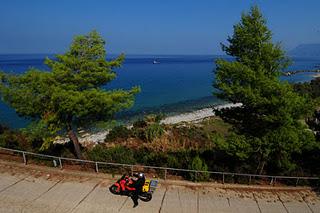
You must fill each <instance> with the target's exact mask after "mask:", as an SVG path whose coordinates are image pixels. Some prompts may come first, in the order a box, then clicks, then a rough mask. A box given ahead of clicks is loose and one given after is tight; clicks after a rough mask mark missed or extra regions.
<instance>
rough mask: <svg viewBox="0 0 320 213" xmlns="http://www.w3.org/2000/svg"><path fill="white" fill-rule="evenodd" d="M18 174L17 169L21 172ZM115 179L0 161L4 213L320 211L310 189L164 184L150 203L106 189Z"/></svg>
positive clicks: (0, 205)
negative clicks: (26, 168)
mask: <svg viewBox="0 0 320 213" xmlns="http://www.w3.org/2000/svg"><path fill="white" fill-rule="evenodd" d="M17 170H18V169H17ZM113 182H114V180H112V179H109V180H108V179H104V178H100V177H77V176H72V175H61V174H60V175H57V174H54V173H50V172H46V171H37V170H30V171H27V172H26V171H23V172H21V171H20V172H18V171H16V170H15V169H14V168H12V167H10V168H9V167H7V166H3V165H1V163H0V212H3V213H10V212H30V213H40V212H41V213H42V212H44V213H51V212H52V213H53V212H57V213H58V212H59V213H64V212H66V213H67V212H77V213H86V212H92V213H99V212H148V213H149V212H163V213H165V212H173V213H179V212H183V213H187V212H190V213H194V212H195V213H198V212H210V213H211V212H236V213H242V212H243V213H250V212H257V213H261V212H266V213H267V212H270V213H271V212H272V213H273V212H284V213H288V212H290V213H291V212H292V213H294V212H297V213H298V212H299V213H303V212H309V213H317V212H319V213H320V198H319V196H318V195H317V194H316V193H315V192H313V191H311V190H308V189H298V190H285V191H284V190H262V189H261V190H259V189H235V188H234V189H231V188H229V189H226V188H223V187H217V186H216V187H214V186H210V187H209V186H206V187H201V186H197V187H194V186H192V187H191V186H188V187H186V186H176V185H172V184H170V185H169V184H166V183H162V184H161V186H160V187H159V188H158V189H157V190H156V192H155V193H154V194H153V199H152V200H151V201H150V202H142V201H140V202H139V206H138V207H136V208H132V207H133V202H132V200H131V199H130V198H128V197H125V196H116V195H112V194H111V193H110V192H109V191H108V186H110V185H111V184H112V183H113Z"/></svg>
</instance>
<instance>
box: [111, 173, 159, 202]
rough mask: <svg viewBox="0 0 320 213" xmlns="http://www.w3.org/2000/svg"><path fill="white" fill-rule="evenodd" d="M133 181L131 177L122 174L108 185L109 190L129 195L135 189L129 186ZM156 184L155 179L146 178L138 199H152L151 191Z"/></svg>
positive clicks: (146, 200)
mask: <svg viewBox="0 0 320 213" xmlns="http://www.w3.org/2000/svg"><path fill="white" fill-rule="evenodd" d="M133 182H134V180H133V179H132V178H131V177H128V176H126V175H123V176H122V177H121V178H120V179H119V180H117V182H115V183H114V184H113V185H112V186H110V187H109V190H110V192H111V193H112V194H115V195H125V196H131V195H132V193H133V191H134V190H135V189H134V188H132V187H130V185H131V184H132V183H133ZM157 185H158V181H157V180H150V179H146V180H145V183H144V186H143V187H142V191H141V192H140V193H139V195H138V197H139V199H140V200H142V201H144V202H148V201H150V200H151V199H152V193H153V192H154V191H155V189H156V188H157Z"/></svg>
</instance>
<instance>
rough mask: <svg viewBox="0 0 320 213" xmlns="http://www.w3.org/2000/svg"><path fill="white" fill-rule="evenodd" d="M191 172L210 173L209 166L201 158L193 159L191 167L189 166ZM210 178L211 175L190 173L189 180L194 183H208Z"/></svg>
mask: <svg viewBox="0 0 320 213" xmlns="http://www.w3.org/2000/svg"><path fill="white" fill-rule="evenodd" d="M189 169H191V170H198V171H208V166H207V164H206V163H205V162H203V161H202V160H201V158H200V157H199V156H196V157H194V158H193V160H192V163H191V165H190V166H189ZM209 177H210V175H209V173H205V172H198V173H194V172H190V174H189V178H190V180H192V181H196V182H197V181H206V180H208V179H209Z"/></svg>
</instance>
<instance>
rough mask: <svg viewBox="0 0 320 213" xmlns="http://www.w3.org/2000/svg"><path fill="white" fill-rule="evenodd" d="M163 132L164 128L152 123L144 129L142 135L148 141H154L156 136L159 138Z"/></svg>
mask: <svg viewBox="0 0 320 213" xmlns="http://www.w3.org/2000/svg"><path fill="white" fill-rule="evenodd" d="M163 134H164V128H163V127H162V125H161V124H159V123H153V124H151V125H149V126H147V128H146V129H145V131H144V137H145V139H146V140H147V141H148V142H152V141H154V140H155V139H156V138H160V137H161V136H162V135H163Z"/></svg>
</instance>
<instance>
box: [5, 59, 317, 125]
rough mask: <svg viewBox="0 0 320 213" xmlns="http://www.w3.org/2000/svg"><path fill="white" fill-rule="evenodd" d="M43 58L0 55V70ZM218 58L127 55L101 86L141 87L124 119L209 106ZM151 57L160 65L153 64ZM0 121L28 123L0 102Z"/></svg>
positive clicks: (303, 62)
mask: <svg viewBox="0 0 320 213" xmlns="http://www.w3.org/2000/svg"><path fill="white" fill-rule="evenodd" d="M48 56H49V57H53V55H48ZM45 57H46V55H43V54H36V55H35V54H33V55H0V70H3V71H6V72H12V73H23V72H25V71H26V70H27V69H29V68H30V67H35V68H38V69H43V70H47V67H46V66H45V65H43V60H44V58H45ZM220 57H222V56H208V55H205V56H199V55H198V56H183V55H147V56H146V55H140V56H139V55H129V56H127V57H126V60H125V63H124V64H123V66H122V68H119V69H117V70H116V72H117V74H118V77H117V78H116V79H115V80H114V81H113V82H111V83H110V84H108V85H106V86H105V88H106V89H113V88H125V89H129V88H131V87H132V86H140V87H141V93H140V94H138V95H137V97H136V102H135V105H134V106H133V108H131V109H130V110H128V111H125V112H121V113H119V114H118V115H117V116H118V118H120V119H124V120H126V119H130V118H132V117H133V116H141V115H143V114H147V113H152V112H153V113H157V112H164V113H169V114H170V113H179V112H185V111H191V110H194V109H199V108H202V107H206V106H211V105H213V104H216V103H221V101H219V100H218V99H217V98H215V97H214V96H212V92H213V89H212V82H213V79H214V69H215V64H214V60H215V59H217V58H220ZM154 59H157V61H159V62H160V64H153V60H154ZM228 60H231V59H228ZM318 64H320V58H293V64H292V65H291V66H290V67H289V70H308V69H314V66H316V65H318ZM282 79H283V80H288V81H290V82H303V81H309V80H311V79H312V74H310V73H302V74H298V75H295V76H291V77H282ZM0 122H1V123H4V124H6V125H8V126H10V127H13V128H21V127H24V126H26V124H27V123H28V121H27V120H25V119H22V118H19V117H18V116H17V115H16V113H15V112H14V110H13V109H11V108H10V107H8V106H6V105H5V104H4V103H0Z"/></svg>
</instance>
